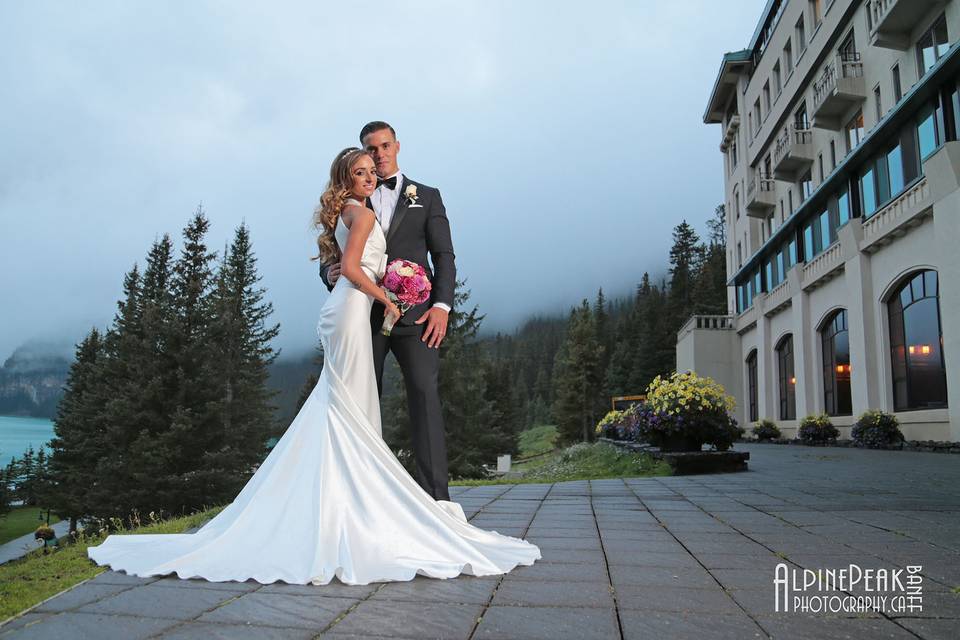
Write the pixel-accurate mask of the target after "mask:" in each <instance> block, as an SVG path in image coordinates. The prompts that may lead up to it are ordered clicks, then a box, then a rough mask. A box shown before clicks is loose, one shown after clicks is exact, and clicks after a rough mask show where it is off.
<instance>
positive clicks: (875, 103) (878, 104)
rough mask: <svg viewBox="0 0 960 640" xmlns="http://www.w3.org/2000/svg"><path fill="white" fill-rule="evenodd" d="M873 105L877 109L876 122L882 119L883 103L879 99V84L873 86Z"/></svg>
mask: <svg viewBox="0 0 960 640" xmlns="http://www.w3.org/2000/svg"><path fill="white" fill-rule="evenodd" d="M873 106H874V107H876V109H877V122H880V120H882V119H883V104H882V103H881V100H880V85H879V84H878V85H877V86H875V87H874V88H873Z"/></svg>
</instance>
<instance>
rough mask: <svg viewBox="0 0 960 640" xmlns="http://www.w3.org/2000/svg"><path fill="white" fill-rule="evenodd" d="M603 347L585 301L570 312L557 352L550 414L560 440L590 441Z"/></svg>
mask: <svg viewBox="0 0 960 640" xmlns="http://www.w3.org/2000/svg"><path fill="white" fill-rule="evenodd" d="M602 353H603V347H602V346H601V345H600V343H599V341H598V340H597V335H596V326H595V324H594V320H593V314H592V312H591V309H590V305H589V303H588V302H587V301H586V299H584V301H583V303H582V305H581V306H580V308H579V309H573V310H572V311H571V312H570V320H569V323H568V330H567V337H566V339H565V340H564V342H563V345H562V346H561V347H560V350H559V351H558V352H557V356H556V365H555V370H554V380H553V382H554V403H553V416H554V420H555V421H556V423H557V432H558V434H559V438H560V440H561V441H564V442H576V441H578V440H580V441H584V442H591V441H593V439H594V427H595V425H596V422H597V420H598V415H597V414H598V413H599V410H598V397H599V394H600V383H601V376H602V374H603V372H602V370H601V369H600V358H601V356H602Z"/></svg>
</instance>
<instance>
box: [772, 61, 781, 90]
mask: <svg viewBox="0 0 960 640" xmlns="http://www.w3.org/2000/svg"><path fill="white" fill-rule="evenodd" d="M773 90H774V91H776V92H777V97H778V98H779V97H780V92H781V91H783V79H782V78H781V77H780V61H779V60H777V61H776V62H775V63H774V64H773Z"/></svg>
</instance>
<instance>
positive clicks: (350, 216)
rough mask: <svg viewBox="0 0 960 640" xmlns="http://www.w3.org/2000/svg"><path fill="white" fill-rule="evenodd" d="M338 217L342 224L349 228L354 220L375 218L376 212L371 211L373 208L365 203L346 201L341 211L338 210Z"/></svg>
mask: <svg viewBox="0 0 960 640" xmlns="http://www.w3.org/2000/svg"><path fill="white" fill-rule="evenodd" d="M340 218H341V219H342V220H343V224H345V225H346V226H347V228H348V229H349V228H350V227H351V226H353V223H354V221H356V220H364V219H366V220H376V218H377V214H375V213H374V212H373V209H371V208H369V207H367V206H365V205H361V204H352V203H348V204H346V205H344V206H343V211H341V212H340Z"/></svg>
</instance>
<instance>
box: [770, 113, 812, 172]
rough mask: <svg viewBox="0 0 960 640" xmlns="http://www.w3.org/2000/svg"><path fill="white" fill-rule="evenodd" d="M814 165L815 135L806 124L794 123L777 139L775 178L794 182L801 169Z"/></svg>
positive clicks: (774, 166)
mask: <svg viewBox="0 0 960 640" xmlns="http://www.w3.org/2000/svg"><path fill="white" fill-rule="evenodd" d="M811 164H813V133H812V132H811V131H810V127H809V126H807V124H806V123H799V122H794V123H791V124H790V125H789V126H787V127H786V128H785V129H784V130H783V132H782V133H781V134H780V136H779V137H777V146H776V148H775V149H774V151H773V176H774V177H775V178H776V179H777V180H790V181H792V180H794V179H795V178H796V174H797V172H798V171H800V170H801V169H804V168H806V167H808V166H809V165H811Z"/></svg>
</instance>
